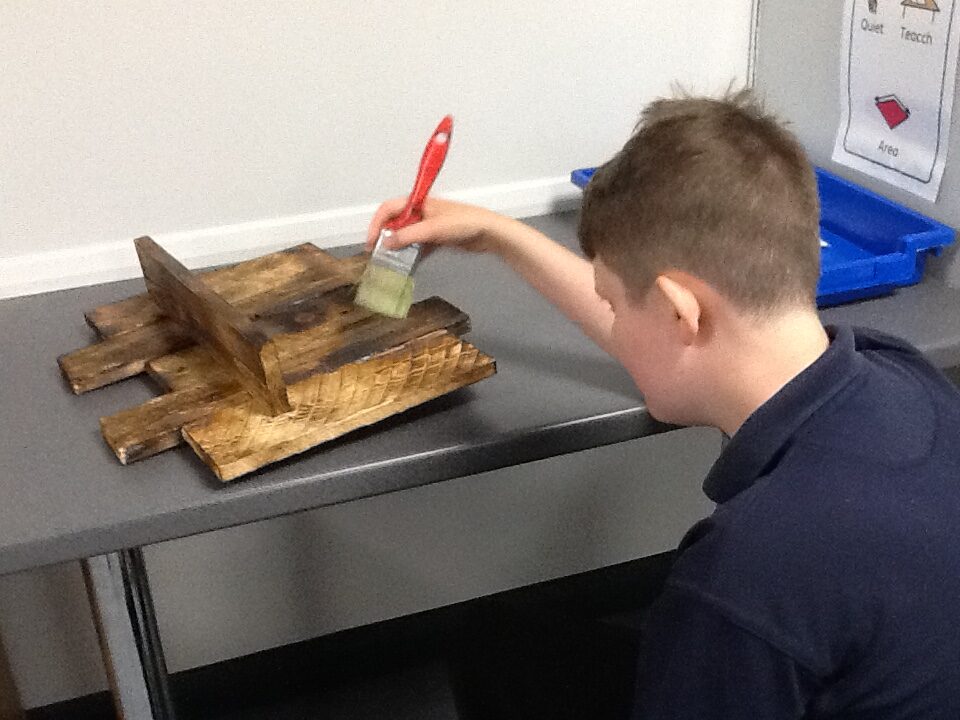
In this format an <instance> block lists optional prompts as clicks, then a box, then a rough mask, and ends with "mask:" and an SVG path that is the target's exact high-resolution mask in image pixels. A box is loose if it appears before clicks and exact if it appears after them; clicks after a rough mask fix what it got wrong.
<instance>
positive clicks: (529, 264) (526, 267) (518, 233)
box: [367, 199, 613, 352]
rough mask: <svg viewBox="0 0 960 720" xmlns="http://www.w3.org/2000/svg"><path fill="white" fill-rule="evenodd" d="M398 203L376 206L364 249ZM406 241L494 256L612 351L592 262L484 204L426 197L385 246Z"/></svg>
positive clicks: (607, 312) (607, 314)
mask: <svg viewBox="0 0 960 720" xmlns="http://www.w3.org/2000/svg"><path fill="white" fill-rule="evenodd" d="M403 202H404V200H403V199H397V200H391V201H389V202H386V203H384V204H383V205H382V206H381V207H380V209H379V210H378V211H377V213H376V215H374V217H373V220H372V221H371V223H370V230H369V232H368V237H367V247H368V248H372V247H373V243H374V241H375V240H376V237H377V235H378V234H379V231H380V228H381V227H382V226H383V224H384V223H385V222H386V221H387V220H389V219H390V218H391V217H393V216H394V215H396V214H397V213H398V212H399V211H400V209H401V208H402V207H403ZM411 243H421V244H423V245H424V246H425V247H430V246H443V245H445V246H450V247H457V248H459V249H461V250H467V251H472V252H489V253H494V254H496V255H499V256H500V257H501V258H502V259H503V260H504V261H505V262H506V263H507V264H508V265H509V266H510V267H511V268H513V270H515V271H516V272H517V273H518V274H519V275H520V276H521V277H522V278H523V279H524V280H526V281H527V282H528V283H530V285H532V286H533V287H534V288H535V289H536V290H537V291H539V292H540V293H541V294H542V295H543V296H544V297H546V298H547V299H548V300H549V301H550V302H551V303H553V305H555V306H556V307H557V308H558V309H559V310H560V311H561V312H562V313H563V314H564V315H566V316H567V317H568V318H569V319H570V320H572V321H573V322H575V323H576V324H577V325H579V326H580V329H581V330H582V331H583V332H584V334H586V335H587V337H589V338H590V339H591V340H593V341H594V342H595V343H597V345H599V346H600V347H601V348H603V349H604V350H606V351H607V352H611V349H612V348H611V343H610V330H611V326H612V325H613V311H612V310H611V309H610V306H609V305H608V304H607V303H606V302H605V301H603V300H602V299H601V298H600V297H599V296H598V295H597V293H596V290H595V289H594V281H593V266H592V264H591V263H590V262H589V261H588V260H585V259H584V258H582V257H580V256H578V255H577V254H575V253H573V252H571V251H570V250H568V249H567V248H565V247H563V246H562V245H559V244H558V243H556V242H554V241H553V240H551V239H550V238H548V237H547V236H546V235H544V234H543V233H541V232H539V231H537V230H535V229H533V228H532V227H530V226H529V225H525V224H524V223H521V222H520V221H518V220H513V219H512V218H508V217H505V216H503V215H498V214H497V213H494V212H492V211H490V210H485V209H483V208H479V207H474V206H471V205H464V204H462V203H456V202H451V201H448V200H437V199H428V200H427V202H426V203H425V205H424V219H423V220H422V221H421V222H419V223H416V224H414V225H410V226H408V227H405V228H403V229H402V230H400V231H399V232H397V233H396V234H395V236H394V238H393V243H392V244H391V245H390V247H402V246H405V245H409V244H411Z"/></svg>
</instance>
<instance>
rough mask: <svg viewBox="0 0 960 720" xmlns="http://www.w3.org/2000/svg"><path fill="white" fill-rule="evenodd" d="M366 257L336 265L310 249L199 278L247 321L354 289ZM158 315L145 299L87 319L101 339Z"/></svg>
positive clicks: (326, 255) (307, 245) (97, 311)
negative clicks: (326, 292) (328, 291)
mask: <svg viewBox="0 0 960 720" xmlns="http://www.w3.org/2000/svg"><path fill="white" fill-rule="evenodd" d="M367 257H368V255H366V254H362V253H361V254H359V255H355V256H353V257H348V258H343V259H337V258H334V257H333V256H332V255H330V254H329V253H326V252H324V251H322V250H320V249H319V248H317V247H316V246H315V245H313V244H311V243H304V244H302V245H297V246H296V247H292V248H289V249H287V250H281V251H279V252H275V253H270V254H269V255H264V256H262V257H258V258H254V259H252V260H245V261H243V262H240V263H237V264H236V265H231V266H229V267H223V268H217V269H215V270H208V271H206V272H201V273H197V276H198V277H199V278H200V279H201V280H202V281H203V283H204V284H205V285H207V287H209V288H210V289H211V290H213V292H215V293H217V295H219V296H220V297H222V298H223V299H224V300H226V301H227V302H228V303H230V304H231V305H233V306H234V307H235V308H237V309H238V310H239V311H241V312H243V313H244V314H247V315H250V316H256V315H257V314H258V313H260V312H264V311H269V310H270V309H271V308H273V307H274V306H276V305H278V304H281V303H284V302H295V301H296V299H298V298H304V297H310V296H312V295H315V294H317V292H318V291H320V288H323V287H325V286H330V287H336V286H340V285H343V284H346V285H351V284H356V283H357V281H358V280H359V279H360V275H361V274H362V273H363V267H364V265H365V263H366V260H367ZM161 316H162V314H161V312H160V309H159V308H158V307H157V305H156V303H154V302H153V300H152V299H151V297H150V295H149V294H148V293H143V294H142V295H136V296H134V297H132V298H127V299H126V300H121V301H119V302H115V303H111V304H109V305H102V306H100V307H98V308H95V309H93V310H91V311H89V312H88V313H86V314H85V317H86V320H87V323H88V324H89V325H90V326H91V327H93V328H94V329H96V330H97V332H98V333H99V334H100V336H101V337H110V336H111V335H116V334H117V333H121V332H126V331H128V330H133V329H135V328H138V327H142V326H144V325H149V324H150V323H154V322H157V320H159V319H160V317H161Z"/></svg>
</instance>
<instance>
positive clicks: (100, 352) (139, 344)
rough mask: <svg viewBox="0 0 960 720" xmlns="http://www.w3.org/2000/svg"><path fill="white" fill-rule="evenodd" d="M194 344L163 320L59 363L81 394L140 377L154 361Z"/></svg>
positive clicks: (102, 342) (117, 336)
mask: <svg viewBox="0 0 960 720" xmlns="http://www.w3.org/2000/svg"><path fill="white" fill-rule="evenodd" d="M192 344H193V338H192V337H191V336H190V334H189V333H188V332H187V331H186V330H185V329H183V328H182V327H180V326H179V325H178V324H177V323H175V322H173V321H172V320H161V321H159V322H156V323H154V324H152V325H146V326H144V327H138V328H135V329H133V330H130V331H128V332H124V333H119V334H117V335H114V336H112V337H108V338H107V339H106V340H102V341H100V342H98V343H96V344H94V345H90V346H88V347H85V348H81V349H79V350H75V351H73V352H71V353H67V354H66V355H61V356H60V357H59V358H58V359H57V362H58V363H59V364H60V369H61V370H62V371H63V374H64V376H65V377H66V379H67V382H69V383H70V387H71V388H72V389H73V392H75V393H77V394H78V395H79V394H80V393H85V392H87V391H89V390H95V389H97V388H100V387H103V386H104V385H109V384H110V383H114V382H117V381H118V380H125V379H126V378H128V377H133V376H134V375H139V374H140V373H142V372H143V371H144V369H145V368H146V365H147V362H148V361H149V360H150V359H152V358H155V357H160V356H162V355H166V354H168V353H172V352H176V351H178V350H180V349H182V348H185V347H189V346H190V345H192Z"/></svg>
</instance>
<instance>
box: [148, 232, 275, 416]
mask: <svg viewBox="0 0 960 720" xmlns="http://www.w3.org/2000/svg"><path fill="white" fill-rule="evenodd" d="M134 244H135V246H136V249H137V256H138V257H139V258H140V266H141V268H142V269H143V277H144V281H145V282H146V284H147V292H149V293H150V296H151V297H152V298H153V301H154V302H155V303H156V304H157V306H158V307H159V308H160V310H161V311H162V312H163V314H164V315H166V316H168V317H170V318H172V319H174V320H176V321H177V322H179V323H181V324H182V325H184V326H185V327H187V328H189V330H190V331H191V333H192V334H193V335H194V337H195V339H197V340H198V341H200V342H203V343H206V344H208V345H209V346H210V347H212V348H213V349H214V350H215V351H216V352H218V353H219V354H220V355H221V356H222V357H223V359H224V360H225V361H226V362H228V363H230V364H231V365H232V367H233V368H234V369H235V370H236V372H237V376H238V378H239V380H240V382H242V383H243V386H244V388H246V389H247V390H248V391H249V392H250V393H251V394H252V395H253V396H254V397H257V398H259V399H260V400H262V401H263V402H265V403H267V406H268V407H269V408H270V411H271V412H273V413H274V414H277V413H282V412H287V411H289V410H290V403H289V401H288V399H287V388H286V384H285V383H284V381H283V374H282V372H281V370H280V361H279V357H278V354H277V349H276V347H275V346H274V345H273V343H271V342H270V341H269V339H268V338H267V337H266V336H265V335H263V333H260V332H258V331H255V330H252V329H251V328H250V323H249V321H248V320H247V318H246V317H245V316H244V315H242V314H241V313H240V312H239V311H237V310H236V309H234V308H233V306H231V305H230V304H229V303H227V301H226V300H224V299H223V298H222V297H220V296H219V295H217V294H216V293H215V292H213V291H212V290H211V289H210V288H208V287H207V286H206V285H204V284H203V282H202V281H201V280H200V279H199V278H198V277H196V276H195V275H194V274H193V273H191V272H190V271H189V270H187V268H185V267H184V266H183V265H181V264H180V263H179V262H178V261H177V260H176V259H175V258H174V257H173V256H172V255H170V254H169V253H168V252H167V251H166V250H164V249H163V248H161V247H160V246H159V245H157V244H156V243H155V242H154V241H153V240H151V239H150V238H148V237H141V238H137V240H135V241H134Z"/></svg>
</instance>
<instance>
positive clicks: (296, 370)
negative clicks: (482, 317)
mask: <svg viewBox="0 0 960 720" xmlns="http://www.w3.org/2000/svg"><path fill="white" fill-rule="evenodd" d="M254 325H255V326H256V327H258V328H260V329H261V330H262V331H263V332H265V333H268V334H274V333H277V334H276V335H275V337H274V341H275V343H276V346H277V350H278V352H279V356H280V365H281V367H282V368H283V377H284V381H285V382H286V383H287V385H293V384H294V383H297V382H300V381H301V380H305V379H306V378H308V377H309V376H310V375H313V374H315V373H318V372H331V371H333V370H336V369H337V368H338V367H340V366H342V365H346V364H348V363H353V362H357V361H359V360H362V359H363V358H366V357H370V356H372V355H375V354H377V353H381V352H384V351H386V350H389V349H390V348H393V347H397V346H399V345H403V344H404V343H406V342H409V341H410V340H413V339H415V338H418V337H422V336H424V335H428V334H429V333H432V332H434V331H436V330H448V331H449V332H451V333H453V334H455V335H461V334H463V333H466V332H467V331H468V330H469V328H470V319H469V318H468V317H467V315H466V314H465V313H464V312H463V311H461V310H460V309H459V308H457V307H455V306H453V305H451V304H450V303H448V302H446V301H445V300H441V299H440V298H437V297H434V298H429V299H427V300H424V301H422V302H419V303H415V304H414V305H413V306H411V308H410V312H409V314H408V315H407V317H406V318H403V319H401V320H398V319H395V318H388V317H384V316H383V315H378V314H376V313H372V312H370V311H369V310H366V309H364V308H361V307H358V306H356V305H354V304H353V294H352V288H346V289H344V290H341V291H337V292H333V293H328V294H327V295H323V296H321V297H318V298H315V299H314V300H313V301H312V302H311V303H310V304H306V303H305V304H303V305H300V306H298V307H297V308H296V309H295V310H293V311H290V312H288V313H276V314H273V315H269V316H264V317H261V318H260V319H258V320H257V321H256V322H255V323H254Z"/></svg>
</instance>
